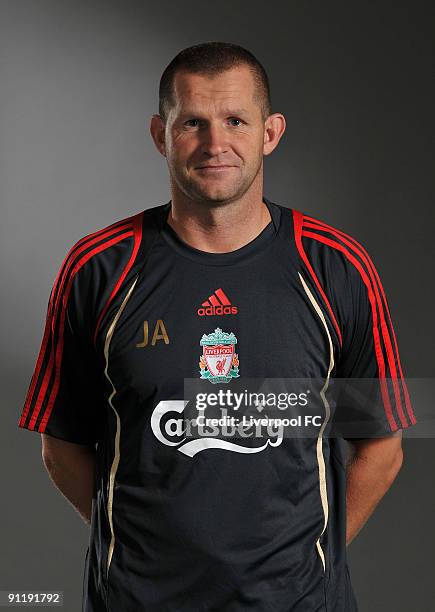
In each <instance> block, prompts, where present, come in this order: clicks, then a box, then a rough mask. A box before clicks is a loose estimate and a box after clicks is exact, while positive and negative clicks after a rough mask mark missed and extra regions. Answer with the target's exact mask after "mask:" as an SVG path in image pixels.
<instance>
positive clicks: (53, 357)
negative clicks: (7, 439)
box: [29, 231, 133, 433]
mask: <svg viewBox="0 0 435 612" xmlns="http://www.w3.org/2000/svg"><path fill="white" fill-rule="evenodd" d="M132 235H133V231H128V232H125V233H124V234H120V235H119V236H116V237H115V238H112V239H111V240H108V241H107V242H104V243H103V244H100V245H99V246H98V247H95V248H94V249H93V250H91V251H89V252H88V253H86V255H84V256H83V257H82V258H81V259H79V261H78V262H77V263H76V264H75V266H74V268H73V269H72V272H71V276H70V278H69V281H68V283H67V286H66V289H65V292H64V294H63V295H62V299H61V300H58V301H57V304H56V306H55V309H54V314H53V319H52V330H53V333H54V330H55V327H56V325H57V322H58V318H59V310H60V320H59V340H58V344H57V347H56V349H54V346H53V345H52V347H51V352H50V358H49V361H48V365H47V369H46V372H45V375H44V379H43V381H42V384H41V389H40V391H39V394H38V398H37V400H36V403H35V407H34V409H33V412H32V416H31V419H30V422H29V429H33V428H34V426H35V423H36V421H37V419H38V416H39V412H40V409H41V406H42V403H43V401H44V399H45V396H46V393H47V389H48V385H49V381H50V378H51V374H52V372H53V367H54V368H55V380H54V384H53V388H52V390H51V393H50V396H49V399H48V403H47V407H46V409H45V413H44V416H43V419H42V421H41V423H40V425H39V427H38V431H39V432H41V433H42V432H44V430H45V427H46V425H47V422H48V419H49V417H50V414H51V410H52V408H53V404H54V401H55V399H56V395H57V391H58V388H59V381H60V366H61V359H62V351H63V330H64V324H65V315H66V308H67V304H68V298H69V294H70V291H71V287H72V283H73V280H74V278H75V276H76V274H77V272H78V271H79V270H80V268H81V267H82V266H83V265H84V264H85V263H86V262H87V261H88V260H89V259H90V258H91V257H93V256H94V255H96V254H97V253H100V252H101V251H104V250H105V249H107V248H109V247H110V246H112V245H113V244H116V243H117V242H120V241H121V240H124V239H125V238H128V237H130V236H132ZM83 246H84V248H86V246H89V244H87V245H83ZM81 250H83V248H81ZM60 293H61V292H60Z"/></svg>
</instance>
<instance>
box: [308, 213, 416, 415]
mask: <svg viewBox="0 0 435 612" xmlns="http://www.w3.org/2000/svg"><path fill="white" fill-rule="evenodd" d="M304 218H305V219H308V220H309V221H312V222H313V223H314V224H316V225H318V226H319V227H318V229H323V230H326V231H329V232H330V233H332V234H335V235H336V236H337V237H338V238H339V239H340V240H342V241H343V242H345V243H346V244H348V245H349V246H350V247H351V248H353V249H354V250H355V251H356V252H357V253H358V254H359V255H360V257H361V258H362V259H363V260H364V262H365V264H366V265H367V267H368V269H369V271H370V272H371V273H373V274H374V276H375V278H376V281H375V280H374V279H373V275H372V274H371V279H372V282H373V286H374V288H375V290H376V297H377V301H378V304H379V311H380V313H381V316H382V319H383V323H382V328H384V327H385V329H386V331H387V334H388V327H387V325H386V323H385V318H384V316H383V309H382V305H383V306H384V308H385V310H386V312H387V315H388V321H389V324H390V328H391V334H392V337H393V342H394V350H395V356H396V360H397V365H398V368H399V373H400V382H401V384H402V388H403V393H404V397H405V405H406V410H407V413H408V416H409V419H410V421H411V423H412V424H413V425H415V423H416V422H417V420H416V418H415V415H414V412H413V410H412V405H411V398H410V397H409V392H408V388H407V386H406V383H405V379H404V376H403V370H402V364H401V362H400V356H399V347H398V344H397V338H396V334H395V332H394V326H393V321H392V319H391V314H390V310H389V308H388V302H387V298H386V295H385V291H384V288H383V286H382V283H381V279H380V278H379V274H378V272H377V270H376V268H375V265H374V263H373V261H372V259H371V257H370V256H369V254H368V253H367V251H366V250H365V249H364V247H363V246H362V245H361V244H360V243H359V242H357V241H356V240H355V239H354V238H353V237H352V236H349V235H348V234H345V233H344V232H342V231H341V230H337V229H335V228H334V227H332V226H330V225H328V224H326V223H324V222H323V221H318V220H317V219H313V218H312V217H307V216H305V217H304ZM305 225H306V226H307V227H313V225H310V223H305ZM378 289H379V290H380V292H381V295H382V299H383V302H382V301H381V299H380V297H379V293H378V291H377V290H378ZM383 331H384V329H383ZM388 342H389V346H390V350H391V351H392V352H393V349H392V347H391V341H390V339H389V335H388ZM393 364H394V358H393ZM390 369H391V368H390ZM394 375H395V377H397V373H396V369H395V366H394ZM393 378H394V377H393ZM393 384H394V380H393ZM399 416H400V420H401V423H402V425H403V426H404V427H406V419H405V415H404V414H403V410H402V406H401V403H400V411H399Z"/></svg>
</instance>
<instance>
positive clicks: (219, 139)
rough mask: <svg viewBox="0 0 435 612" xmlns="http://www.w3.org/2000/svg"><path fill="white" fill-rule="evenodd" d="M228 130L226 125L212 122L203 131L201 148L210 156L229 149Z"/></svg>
mask: <svg viewBox="0 0 435 612" xmlns="http://www.w3.org/2000/svg"><path fill="white" fill-rule="evenodd" d="M228 146H229V144H228V132H227V130H225V127H224V126H222V125H218V124H216V123H210V124H209V125H208V126H207V127H205V128H204V130H203V132H202V142H201V149H202V152H203V153H208V154H209V155H210V156H215V155H220V154H221V153H225V151H227V149H228Z"/></svg>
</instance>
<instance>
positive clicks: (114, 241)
mask: <svg viewBox="0 0 435 612" xmlns="http://www.w3.org/2000/svg"><path fill="white" fill-rule="evenodd" d="M166 206H167V204H159V205H156V206H152V207H149V208H147V209H145V210H142V211H140V212H138V213H135V214H133V215H130V216H128V217H123V218H121V219H119V220H118V221H114V222H112V223H110V224H109V225H105V226H103V227H102V228H100V229H95V230H93V231H91V232H89V233H87V234H85V235H83V236H82V237H81V238H80V239H78V240H77V241H76V242H74V243H73V244H72V246H71V247H70V249H69V250H68V252H67V254H66V256H65V257H64V260H63V263H62V266H61V269H62V268H63V269H65V268H71V267H72V268H73V269H74V271H75V272H78V271H79V270H82V271H83V270H85V269H86V270H88V269H90V268H92V267H94V266H96V265H98V263H99V262H104V266H105V269H106V270H107V271H110V268H111V266H112V265H113V267H115V268H117V267H118V266H119V265H122V263H123V259H124V258H125V257H133V258H134V257H135V255H137V252H138V250H139V247H140V244H141V242H142V240H143V234H144V229H145V230H147V229H148V228H151V227H155V226H156V222H157V221H158V220H159V219H161V216H162V213H163V212H164V210H165V207H166Z"/></svg>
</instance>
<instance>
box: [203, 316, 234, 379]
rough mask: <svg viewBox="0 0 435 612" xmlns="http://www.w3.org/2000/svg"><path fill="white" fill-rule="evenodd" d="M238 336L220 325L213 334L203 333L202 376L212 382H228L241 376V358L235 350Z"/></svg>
mask: <svg viewBox="0 0 435 612" xmlns="http://www.w3.org/2000/svg"><path fill="white" fill-rule="evenodd" d="M236 344H237V338H236V337H235V335H234V334H233V333H232V332H231V333H230V334H228V333H226V332H223V331H222V330H221V328H220V327H218V328H216V329H215V330H214V332H213V333H211V334H203V335H202V338H201V340H200V345H201V346H202V355H201V357H200V359H199V367H200V372H201V378H206V379H208V380H209V381H210V382H211V383H227V382H230V380H231V379H232V378H238V377H239V358H238V355H237V353H235V352H234V348H235V345H236Z"/></svg>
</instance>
